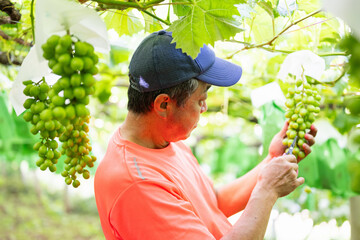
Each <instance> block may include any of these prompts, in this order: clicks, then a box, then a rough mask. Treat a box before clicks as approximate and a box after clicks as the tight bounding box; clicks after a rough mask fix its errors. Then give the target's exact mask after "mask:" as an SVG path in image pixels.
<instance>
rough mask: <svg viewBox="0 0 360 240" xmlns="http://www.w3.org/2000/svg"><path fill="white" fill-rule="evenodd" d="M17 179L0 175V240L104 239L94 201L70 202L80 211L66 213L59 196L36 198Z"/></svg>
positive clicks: (61, 195)
mask: <svg viewBox="0 0 360 240" xmlns="http://www.w3.org/2000/svg"><path fill="white" fill-rule="evenodd" d="M2 167H3V168H4V166H3V165H2ZM19 177H20V176H19V175H17V174H16V171H15V172H14V171H13V170H10V171H9V169H8V172H7V175H6V176H4V175H0V188H1V194H0V212H1V224H0V239H49V240H57V239H87V240H100V239H105V238H104V235H103V233H102V229H101V225H100V221H99V218H98V214H97V211H96V207H95V199H94V198H91V199H77V198H74V199H73V200H71V201H70V202H71V205H73V206H74V205H76V206H78V207H77V208H76V209H79V210H80V211H76V212H73V211H71V212H69V213H66V212H65V206H64V202H63V199H64V195H63V193H62V192H60V193H55V194H54V193H49V192H46V191H44V192H42V194H41V193H39V192H38V194H39V195H38V194H37V191H36V189H34V188H33V187H32V186H29V185H25V184H24V183H23V182H21V181H20V178H19ZM90 206H91V207H90Z"/></svg>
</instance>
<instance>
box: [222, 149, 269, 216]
mask: <svg viewBox="0 0 360 240" xmlns="http://www.w3.org/2000/svg"><path fill="white" fill-rule="evenodd" d="M269 161H270V156H267V157H266V158H265V159H264V160H263V161H262V162H261V163H260V164H258V165H257V166H256V167H255V168H253V169H252V170H251V171H249V172H248V173H246V174H245V175H243V176H241V177H240V178H238V179H236V180H235V181H232V182H230V183H228V184H226V185H224V186H223V187H221V188H220V189H218V190H217V191H216V197H217V200H218V207H219V209H220V210H221V211H222V212H223V213H224V214H225V216H226V217H230V216H231V215H233V214H235V213H238V212H240V211H241V210H243V209H244V208H245V206H246V204H247V203H248V201H249V198H250V195H251V193H252V191H253V189H254V187H255V185H256V181H257V178H258V175H259V172H260V170H261V169H262V168H263V166H264V165H265V164H266V163H268V162H269Z"/></svg>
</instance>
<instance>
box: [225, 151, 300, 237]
mask: <svg viewBox="0 0 360 240" xmlns="http://www.w3.org/2000/svg"><path fill="white" fill-rule="evenodd" d="M297 169H298V165H297V160H296V158H295V157H294V156H293V155H288V156H283V157H278V158H275V159H272V161H271V162H269V163H268V164H266V165H265V166H264V167H263V168H262V169H261V170H260V172H259V177H258V181H257V183H256V185H255V187H254V189H253V191H252V193H251V196H250V199H249V201H248V203H247V205H246V207H245V209H244V212H243V213H242V215H241V216H240V218H239V220H238V221H237V222H236V223H235V225H234V226H233V227H232V228H231V229H230V231H229V232H228V233H226V234H225V235H224V236H223V238H222V240H235V239H237V240H250V239H251V240H257V239H259V240H262V239H263V238H264V235H265V232H266V228H267V224H268V221H269V217H270V213H271V209H272V207H273V206H274V204H275V202H276V200H277V199H278V198H279V197H283V196H286V195H287V194H289V193H290V192H292V191H293V190H294V189H295V188H297V187H298V186H300V185H301V184H303V183H304V178H301V177H300V178H297Z"/></svg>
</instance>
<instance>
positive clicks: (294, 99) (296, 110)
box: [283, 79, 321, 159]
mask: <svg viewBox="0 0 360 240" xmlns="http://www.w3.org/2000/svg"><path fill="white" fill-rule="evenodd" d="M286 98H287V99H286V102H285V106H286V107H287V109H286V113H285V117H286V118H287V120H288V122H289V128H288V130H287V132H286V137H285V138H284V139H283V144H284V145H285V146H288V147H290V146H291V144H292V142H293V141H294V139H295V137H296V136H298V138H297V140H296V144H295V146H294V149H293V152H292V154H294V155H295V156H296V157H298V158H300V159H301V158H304V157H305V152H304V149H303V144H304V143H305V142H306V140H305V133H306V132H307V131H308V130H309V129H310V127H311V125H312V123H313V122H314V121H315V116H316V114H317V113H319V112H320V100H321V96H320V94H319V92H318V89H317V88H316V86H314V85H312V84H310V83H309V82H308V81H307V80H306V79H297V80H296V82H295V85H294V86H292V87H290V88H289V89H288V94H287V95H286ZM286 151H288V150H286Z"/></svg>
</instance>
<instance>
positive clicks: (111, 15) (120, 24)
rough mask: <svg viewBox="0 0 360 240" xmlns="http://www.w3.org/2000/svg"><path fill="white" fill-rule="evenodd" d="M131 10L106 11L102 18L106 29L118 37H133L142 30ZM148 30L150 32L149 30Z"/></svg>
mask: <svg viewBox="0 0 360 240" xmlns="http://www.w3.org/2000/svg"><path fill="white" fill-rule="evenodd" d="M132 11H133V10H131V9H126V10H117V11H108V12H107V13H106V15H105V17H104V22H105V23H106V26H107V28H108V29H114V30H115V31H116V32H117V33H118V34H119V36H121V35H130V36H131V35H133V34H135V33H137V32H139V31H141V30H142V29H143V25H142V24H141V21H140V19H139V18H137V17H135V16H134V14H133V13H132ZM149 30H151V29H150V28H149Z"/></svg>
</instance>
